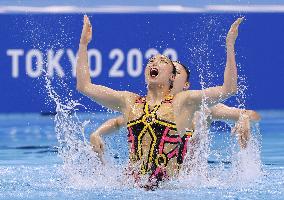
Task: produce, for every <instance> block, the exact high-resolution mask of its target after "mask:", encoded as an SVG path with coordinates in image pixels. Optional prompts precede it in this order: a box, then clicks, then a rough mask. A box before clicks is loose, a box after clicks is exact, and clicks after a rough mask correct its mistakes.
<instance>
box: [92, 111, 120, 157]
mask: <svg viewBox="0 0 284 200" xmlns="http://www.w3.org/2000/svg"><path fill="white" fill-rule="evenodd" d="M124 124H125V121H124V118H123V116H119V117H117V118H113V119H109V120H108V121H106V122H105V123H103V124H102V125H101V126H100V127H99V128H98V129H97V130H96V131H95V132H93V133H92V134H91V136H90V143H91V146H92V149H93V150H94V151H95V152H97V153H98V155H99V157H100V159H101V160H102V161H103V158H102V156H103V153H104V141H103V138H102V136H104V135H107V134H110V133H113V132H115V131H117V130H119V128H120V127H122V126H123V125H124Z"/></svg>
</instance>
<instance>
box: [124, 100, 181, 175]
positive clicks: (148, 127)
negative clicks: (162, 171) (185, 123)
mask: <svg viewBox="0 0 284 200" xmlns="http://www.w3.org/2000/svg"><path fill="white" fill-rule="evenodd" d="M172 99H173V96H172V95H169V96H167V97H166V98H165V100H164V101H162V102H161V103H159V104H157V105H155V106H154V107H153V109H152V110H151V111H150V109H149V104H148V102H147V101H143V100H145V99H143V98H141V100H142V101H139V102H138V103H144V108H143V111H144V114H143V115H142V116H141V117H140V118H139V119H137V120H134V121H130V122H128V123H127V127H128V128H130V127H132V126H135V125H138V126H140V127H141V129H142V130H141V129H140V130H141V131H140V132H138V133H136V136H137V143H136V145H137V146H136V152H137V153H135V154H134V155H136V156H135V157H134V155H133V156H132V159H133V160H134V159H137V160H136V161H138V160H141V158H142V156H143V155H142V154H143V152H142V138H143V137H144V135H145V133H146V132H147V131H148V133H149V135H150V136H151V138H152V141H151V146H150V149H149V151H148V155H147V161H143V162H142V165H141V174H146V173H147V172H148V170H149V169H150V168H151V166H152V163H153V162H154V163H155V164H157V163H158V164H157V166H159V165H166V164H167V157H166V155H164V154H159V155H156V153H155V146H156V145H157V142H158V141H157V140H158V138H157V135H159V134H158V133H156V132H155V129H153V127H152V126H153V124H159V125H162V126H164V127H168V128H169V130H176V125H175V124H174V123H172V122H167V121H164V120H162V119H158V118H157V115H156V112H157V111H158V109H159V108H160V106H161V104H162V103H170V101H171V100H172ZM139 124H140V125H139ZM131 134H132V133H131ZM153 159H154V160H153ZM159 163H160V164H159Z"/></svg>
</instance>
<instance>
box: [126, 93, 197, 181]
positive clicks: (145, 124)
mask: <svg viewBox="0 0 284 200" xmlns="http://www.w3.org/2000/svg"><path fill="white" fill-rule="evenodd" d="M172 99H173V98H172V96H170V97H168V98H166V99H165V100H164V101H162V102H161V103H160V104H158V105H156V106H155V107H154V108H153V110H152V111H150V109H149V104H148V103H147V102H146V100H145V98H139V99H137V100H136V102H135V104H143V111H144V113H143V115H142V116H141V117H140V118H138V119H136V120H133V121H129V122H128V123H127V129H128V142H129V143H130V159H131V160H132V161H133V162H137V161H141V159H142V154H143V152H142V139H143V137H144V136H145V134H146V133H147V132H148V133H149V135H150V137H151V144H150V149H149V152H148V155H147V157H146V158H147V159H146V160H143V161H142V163H141V167H140V172H139V173H140V174H142V175H145V174H149V175H150V178H151V179H153V178H154V179H156V180H157V181H161V180H163V179H166V178H167V177H168V175H167V171H166V168H165V167H166V166H167V163H168V162H169V160H171V159H172V158H174V157H176V159H177V164H179V165H180V164H182V162H183V159H184V157H185V154H186V152H187V142H188V139H189V138H190V137H191V136H192V134H193V131H187V132H186V134H185V135H184V136H183V137H180V136H179V135H178V134H169V133H170V132H171V131H175V132H176V131H177V128H176V124H175V123H173V122H169V121H166V120H162V119H160V118H159V117H158V116H157V111H158V109H159V108H160V106H161V105H162V104H165V103H170V104H171V103H172ZM167 143H169V144H172V145H173V148H172V149H171V150H170V151H169V152H167V153H166V152H165V151H164V148H165V144H167Z"/></svg>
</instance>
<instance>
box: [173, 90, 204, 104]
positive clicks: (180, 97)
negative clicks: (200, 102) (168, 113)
mask: <svg viewBox="0 0 284 200" xmlns="http://www.w3.org/2000/svg"><path fill="white" fill-rule="evenodd" d="M197 95H198V94H197V91H195V90H187V91H182V92H179V93H177V94H176V95H175V96H174V101H175V103H177V104H180V105H185V104H187V105H195V104H196V96H197Z"/></svg>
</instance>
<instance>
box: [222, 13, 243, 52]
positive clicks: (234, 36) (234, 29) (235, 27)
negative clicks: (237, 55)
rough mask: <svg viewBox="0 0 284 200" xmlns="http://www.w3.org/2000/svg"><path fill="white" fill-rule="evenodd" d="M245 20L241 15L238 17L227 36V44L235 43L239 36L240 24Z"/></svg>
mask: <svg viewBox="0 0 284 200" xmlns="http://www.w3.org/2000/svg"><path fill="white" fill-rule="evenodd" d="M243 20H244V17H240V18H238V19H237V20H236V21H235V22H234V23H233V24H232V25H231V28H230V30H229V32H228V34H227V38H226V44H227V46H228V45H229V46H230V45H232V46H234V45H235V41H236V39H237V37H238V29H239V25H240V24H241V23H242V21H243Z"/></svg>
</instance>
